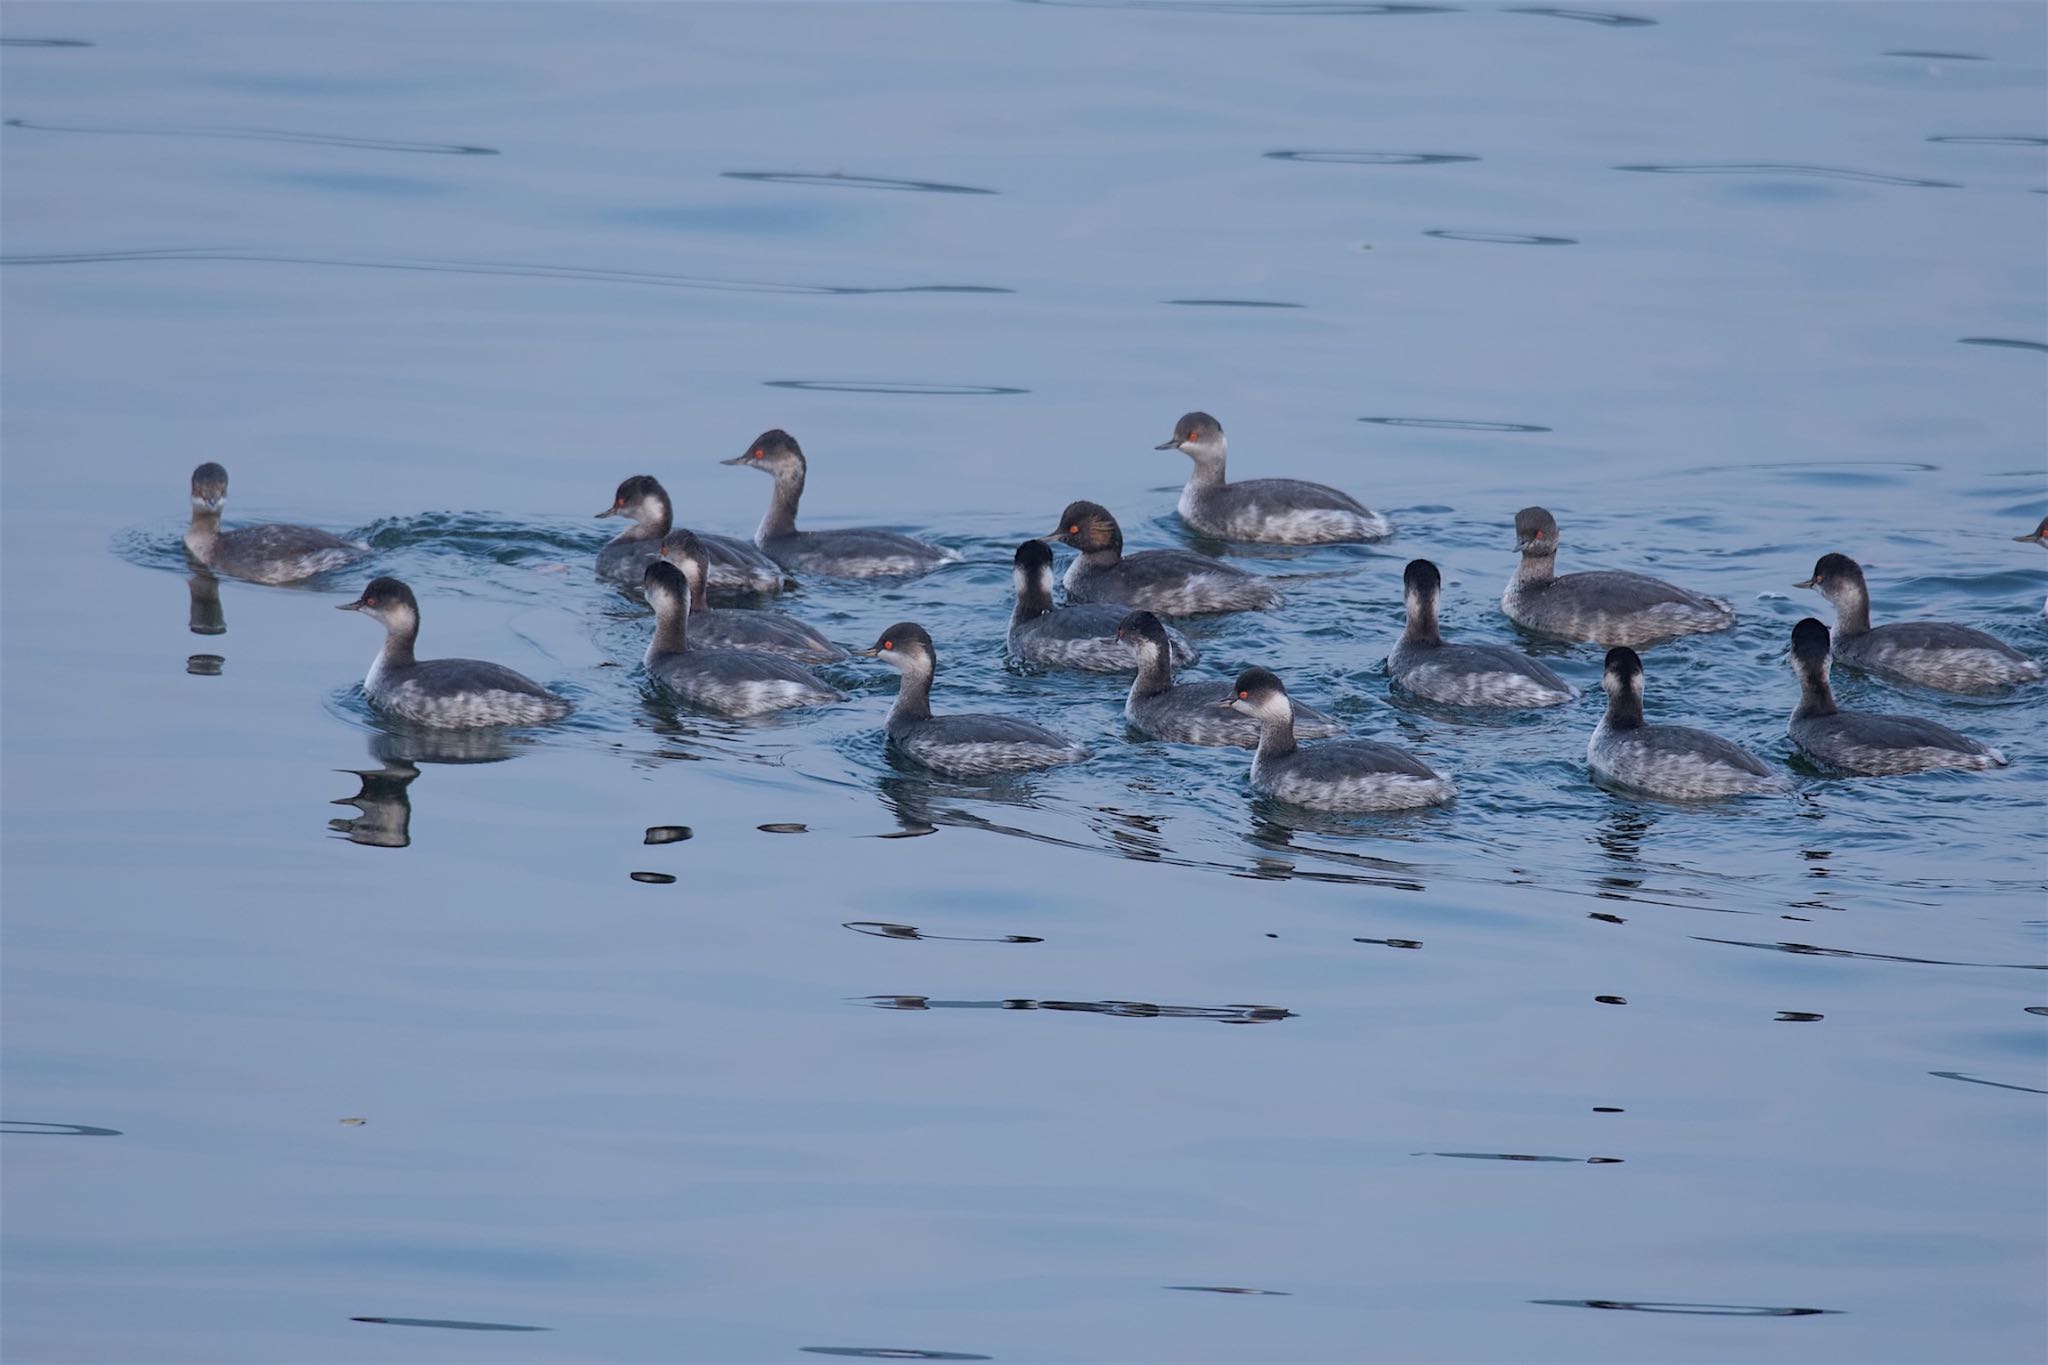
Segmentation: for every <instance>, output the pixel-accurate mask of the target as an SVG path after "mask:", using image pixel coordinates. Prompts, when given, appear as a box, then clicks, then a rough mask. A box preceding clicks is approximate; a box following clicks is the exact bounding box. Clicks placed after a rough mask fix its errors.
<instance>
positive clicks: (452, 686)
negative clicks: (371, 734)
mask: <svg viewBox="0 0 2048 1365" xmlns="http://www.w3.org/2000/svg"><path fill="white" fill-rule="evenodd" d="M339 609H340V610H342V611H359V612H361V613H363V614H364V615H365V616H369V617H372V618H374V619H376V620H378V621H381V622H382V623H383V625H384V645H383V648H381V649H380V650H378V651H377V658H376V660H375V661H374V662H373V663H371V665H370V672H369V676H368V677H366V678H364V679H363V691H364V692H365V693H367V694H368V695H369V698H370V701H371V703H372V704H374V705H375V706H376V707H377V709H378V710H380V711H384V712H388V713H389V714H391V715H394V716H397V717H398V718H399V719H401V720H409V721H412V722H413V723H414V724H416V725H427V726H433V727H435V728H437V729H444V730H470V729H477V728H480V727H483V726H489V725H545V724H547V723H548V722H549V721H556V720H560V719H561V718H562V717H564V716H566V715H568V714H569V712H570V711H571V710H572V709H573V708H572V707H571V706H570V704H569V701H568V699H567V698H565V697H558V696H556V695H555V694H554V693H552V692H550V691H548V690H547V689H546V688H545V687H542V686H541V685H540V684H539V683H537V682H535V681H534V680H533V679H531V678H529V677H527V676H525V675H524V674H521V673H515V672H513V671H512V670H511V669H509V668H507V667H505V666H504V665H503V664H494V663H486V662H484V661H483V660H481V659H415V658H414V657H413V645H414V644H415V643H416V642H417V641H418V639H419V634H420V604H419V602H418V601H417V600H416V599H415V598H414V597H413V595H412V589H411V588H409V587H407V586H406V585H405V584H403V583H401V582H399V581H398V580H397V579H395V578H373V579H371V580H370V586H368V587H367V588H364V589H363V595H362V596H361V597H358V598H357V599H356V600H355V601H353V602H343V603H341V604H339Z"/></svg>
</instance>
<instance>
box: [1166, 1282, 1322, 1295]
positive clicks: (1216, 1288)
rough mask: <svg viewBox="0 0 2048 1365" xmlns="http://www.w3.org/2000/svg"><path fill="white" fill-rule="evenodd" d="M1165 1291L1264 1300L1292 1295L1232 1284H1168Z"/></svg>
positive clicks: (1276, 1290)
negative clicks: (1259, 1297)
mask: <svg viewBox="0 0 2048 1365" xmlns="http://www.w3.org/2000/svg"><path fill="white" fill-rule="evenodd" d="M1162 1287H1163V1288H1166V1289H1182V1290H1186V1291H1187V1292H1188V1293H1190V1294H1257V1295H1260V1296H1262V1297H1265V1298H1274V1299H1291V1298H1293V1297H1294V1295H1293V1294H1292V1293H1291V1292H1289V1291H1288V1290H1285V1289H1246V1288H1243V1287H1241V1286H1238V1285H1232V1284H1169V1285H1165V1286H1162Z"/></svg>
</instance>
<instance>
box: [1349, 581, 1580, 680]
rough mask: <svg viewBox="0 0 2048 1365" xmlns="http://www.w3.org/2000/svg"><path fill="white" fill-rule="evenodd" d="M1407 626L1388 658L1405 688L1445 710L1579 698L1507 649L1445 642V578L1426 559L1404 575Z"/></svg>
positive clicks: (1527, 659)
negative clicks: (1440, 611)
mask: <svg viewBox="0 0 2048 1365" xmlns="http://www.w3.org/2000/svg"><path fill="white" fill-rule="evenodd" d="M1402 582H1403V595H1404V597H1405V599H1406V602H1407V608H1408V625H1407V628H1406V629H1405V630H1403V631H1402V633H1401V639H1400V641H1399V643H1397V644H1396V645H1395V646H1394V651H1393V653H1392V654H1391V655H1389V656H1388V658H1387V671H1388V672H1389V673H1390V674H1392V675H1393V679H1394V681H1395V682H1396V683H1398V684H1399V685H1400V686H1401V687H1402V689H1403V690H1405V691H1407V692H1410V693H1412V694H1413V695H1415V696H1418V697H1421V698H1423V699H1424V700H1427V701H1433V702H1437V703H1439V704H1441V705H1445V706H1499V707H1536V706H1559V705H1562V704H1563V703H1565V702H1568V701H1570V700H1571V699H1572V698H1573V697H1575V696H1577V695H1578V694H1577V693H1576V692H1574V691H1573V690H1572V686H1571V684H1570V683H1567V682H1566V681H1565V680H1564V679H1563V678H1560V677H1558V676H1557V674H1556V673H1554V672H1552V671H1551V669H1550V668H1549V667H1548V666H1546V665H1544V664H1542V663H1539V662H1538V661H1537V660H1535V659H1532V658H1530V657H1529V656H1528V655H1526V654H1524V653H1522V652H1521V651H1519V650H1515V649H1509V648H1508V647H1507V646H1506V645H1458V644H1446V643H1444V640H1443V637H1442V636H1441V635H1440V634H1439V633H1438V631H1437V600H1438V598H1439V596H1440V595H1441V593H1442V590H1443V576H1442V574H1441V573H1439V572H1438V570H1437V567H1436V565H1434V564H1432V563H1430V562H1429V561H1428V560H1426V559H1418V560H1414V561H1412V562H1411V563H1410V564H1409V565H1408V567H1407V569H1406V571H1405V572H1404V573H1403V575H1402Z"/></svg>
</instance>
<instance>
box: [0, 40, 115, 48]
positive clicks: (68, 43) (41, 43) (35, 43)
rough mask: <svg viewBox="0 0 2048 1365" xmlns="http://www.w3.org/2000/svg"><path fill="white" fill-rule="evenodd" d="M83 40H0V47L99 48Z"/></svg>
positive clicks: (95, 44)
mask: <svg viewBox="0 0 2048 1365" xmlns="http://www.w3.org/2000/svg"><path fill="white" fill-rule="evenodd" d="M97 46H98V44H97V43H91V42H87V41H86V40H85V39H83V38H0V47H97Z"/></svg>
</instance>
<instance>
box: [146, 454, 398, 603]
mask: <svg viewBox="0 0 2048 1365" xmlns="http://www.w3.org/2000/svg"><path fill="white" fill-rule="evenodd" d="M227 497H228V472H227V470H225V469H223V468H221V467H220V466H219V465H217V464H215V463H213V462H212V461H211V460H209V461H207V462H206V463H205V464H203V465H200V466H199V467H198V468H197V469H195V470H193V471H192V524H191V525H190V526H188V527H186V529H185V549H186V550H187V551H188V552H189V553H190V554H191V556H192V558H193V559H195V560H197V561H198V562H199V563H201V564H204V565H205V566H206V567H207V568H209V569H212V570H213V571H214V572H215V573H223V574H226V575H228V576H229V577H230V578H246V579H248V580H249V581H250V582H252V583H297V582H299V581H301V580H302V579H307V578H311V577H312V576H313V575H315V574H322V573H326V572H327V571H328V570H330V569H339V568H343V567H346V566H347V565H350V564H353V563H355V562H356V561H357V560H360V559H362V558H363V557H364V556H365V555H367V554H369V553H370V547H369V546H367V545H364V544H362V543H361V542H360V541H354V540H343V539H342V538H341V537H340V536H337V535H335V534H333V533H332V532H330V531H322V530H320V529H319V528H318V527H315V526H291V525H280V524H277V523H269V524H265V525H262V526H241V527H237V528H236V529H235V530H232V531H223V530H221V529H220V509H221V506H222V504H224V503H225V502H226V501H227Z"/></svg>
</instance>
